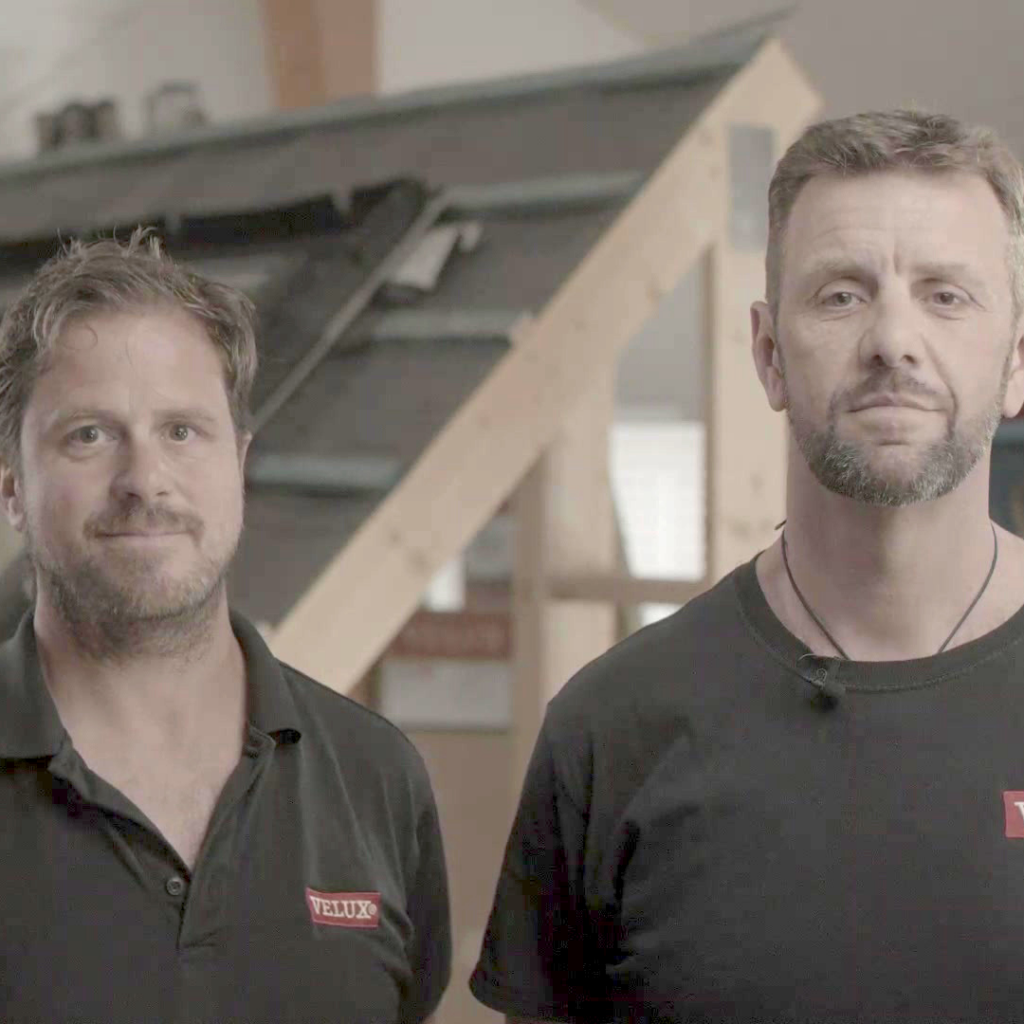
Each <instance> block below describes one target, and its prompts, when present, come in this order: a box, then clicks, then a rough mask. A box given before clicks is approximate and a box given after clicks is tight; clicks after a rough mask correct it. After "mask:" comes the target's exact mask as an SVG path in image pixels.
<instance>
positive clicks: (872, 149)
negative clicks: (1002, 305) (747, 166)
mask: <svg viewBox="0 0 1024 1024" xmlns="http://www.w3.org/2000/svg"><path fill="white" fill-rule="evenodd" d="M894 170H914V171H921V172H924V173H938V172H942V171H967V172H969V173H971V174H976V175H979V176H980V177H982V178H984V179H985V180H986V181H987V182H988V183H989V185H990V186H991V188H992V191H993V192H994V193H995V196H996V199H997V200H998V201H999V205H1000V206H1001V207H1002V209H1003V213H1004V214H1005V216H1006V222H1007V226H1008V227H1009V230H1010V251H1009V253H1008V263H1009V270H1010V285H1011V290H1012V294H1013V303H1014V312H1015V314H1019V313H1020V312H1021V310H1022V309H1024V171H1022V169H1021V165H1020V163H1019V162H1018V160H1017V159H1016V157H1015V156H1014V155H1013V153H1012V152H1011V151H1010V150H1009V148H1008V147H1007V146H1006V144H1005V143H1004V142H1003V141H1002V140H1001V139H1000V138H999V136H998V135H996V133H995V132H994V131H993V130H992V129H991V128H984V127H977V126H974V127H972V126H970V125H966V124H964V123H962V122H961V121H958V120H956V119H955V118H953V117H948V116H946V115H944V114H928V113H924V112H922V111H918V110H889V111H871V112H868V113H863V114H854V115H852V116H851V117H843V118H837V119H836V120H832V121H822V122H820V123H819V124H815V125H812V126H811V127H810V128H808V129H807V130H806V131H805V132H804V133H803V134H802V135H801V136H800V138H798V139H797V140H796V142H794V143H793V144H792V145H791V146H790V147H789V149H788V150H787V151H786V153H785V155H784V156H783V157H782V159H781V160H780V161H779V163H778V166H777V167H776V169H775V174H774V176H773V177H772V181H771V185H770V186H769V189H768V252H767V257H766V260H765V276H766V279H767V282H766V295H767V299H768V305H769V306H770V307H771V310H772V314H773V316H774V317H775V318H777V317H778V311H779V297H780V290H781V281H782V257H783V247H784V243H785V235H786V225H787V224H788V222H789V216H790V214H791V213H792V210H793V205H794V204H795V203H796V200H797V197H798V196H799V195H800V191H801V190H802V189H803V187H804V185H806V184H807V182H808V181H810V180H811V178H814V177H818V176H819V175H823V174H833V175H840V176H843V177H853V176H859V175H865V174H871V173H873V172H878V171H894Z"/></svg>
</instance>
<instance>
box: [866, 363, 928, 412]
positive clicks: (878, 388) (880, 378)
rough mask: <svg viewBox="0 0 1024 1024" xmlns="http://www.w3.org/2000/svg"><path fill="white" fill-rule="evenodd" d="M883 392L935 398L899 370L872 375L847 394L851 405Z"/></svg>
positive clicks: (916, 381) (918, 382)
mask: <svg viewBox="0 0 1024 1024" xmlns="http://www.w3.org/2000/svg"><path fill="white" fill-rule="evenodd" d="M880 392H885V393H888V394H893V395H909V396H913V397H917V398H928V399H933V398H935V397H936V396H935V394H934V392H932V390H931V389H930V388H928V387H926V386H925V385H924V384H922V383H921V382H920V381H919V380H916V379H915V378H913V377H910V376H908V375H907V374H905V373H901V372H900V371H899V370H882V371H881V372H880V373H873V374H872V375H871V376H870V377H868V379H867V380H866V381H864V382H863V383H862V384H860V385H858V386H857V387H856V388H854V389H853V390H852V391H850V392H849V393H848V398H849V401H850V403H851V404H856V403H857V402H860V401H863V400H864V399H865V398H867V397H868V396H870V395H875V394H878V393H880Z"/></svg>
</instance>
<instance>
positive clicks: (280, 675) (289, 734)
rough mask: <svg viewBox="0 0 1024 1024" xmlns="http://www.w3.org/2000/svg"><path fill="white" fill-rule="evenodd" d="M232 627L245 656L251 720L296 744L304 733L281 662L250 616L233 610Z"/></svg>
mask: <svg viewBox="0 0 1024 1024" xmlns="http://www.w3.org/2000/svg"><path fill="white" fill-rule="evenodd" d="M231 628H232V629H233V630H234V632H235V636H236V637H237V638H238V643H239V645H240V646H241V648H242V653H243V654H244V655H245V666H246V677H247V681H248V692H249V722H250V723H251V724H252V725H254V726H255V727H256V728H257V729H259V730H260V731H261V732H265V733H267V735H269V736H272V737H273V738H274V739H275V740H276V741H277V742H278V743H295V742H296V741H297V740H299V739H300V737H301V736H302V732H301V730H300V728H299V712H298V708H296V706H295V699H294V697H293V696H292V690H291V687H290V686H289V685H288V680H287V679H286V678H285V675H284V671H283V670H282V668H281V663H280V662H279V661H278V660H277V658H275V657H274V655H273V654H272V653H271V651H270V648H269V647H268V646H267V643H266V641H265V640H264V639H263V637H262V636H260V633H259V630H258V629H257V628H256V627H255V626H254V625H253V624H252V623H251V622H249V620H248V619H246V618H243V616H241V615H238V614H237V613H236V612H232V613H231Z"/></svg>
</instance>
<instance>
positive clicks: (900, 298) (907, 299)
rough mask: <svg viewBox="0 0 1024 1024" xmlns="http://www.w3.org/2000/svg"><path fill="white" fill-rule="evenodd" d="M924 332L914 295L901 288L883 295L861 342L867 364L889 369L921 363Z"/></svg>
mask: <svg viewBox="0 0 1024 1024" xmlns="http://www.w3.org/2000/svg"><path fill="white" fill-rule="evenodd" d="M922 329H923V323H922V314H921V310H920V309H918V307H917V304H916V303H915V302H914V299H913V296H911V295H909V294H905V293H904V292H903V291H902V290H901V289H899V288H892V289H888V290H885V291H883V292H880V293H879V295H878V296H877V297H876V299H875V301H874V303H873V309H872V316H871V319H870V320H869V322H868V325H867V329H866V330H865V332H864V335H863V337H862V339H861V348H862V356H863V360H864V362H866V363H873V362H875V363H878V362H880V363H884V364H885V365H886V366H899V365H900V364H901V363H903V362H906V361H910V362H914V363H916V362H918V361H919V360H920V356H921V350H922V345H923V330H922Z"/></svg>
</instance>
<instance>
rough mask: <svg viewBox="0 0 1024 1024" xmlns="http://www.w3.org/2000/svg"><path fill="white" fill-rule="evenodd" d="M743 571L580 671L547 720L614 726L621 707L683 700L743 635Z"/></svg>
mask: <svg viewBox="0 0 1024 1024" xmlns="http://www.w3.org/2000/svg"><path fill="white" fill-rule="evenodd" d="M742 569H743V567H741V568H740V569H736V570H734V571H733V572H731V573H729V574H728V575H726V576H724V577H723V578H722V579H721V580H719V581H718V582H717V583H716V584H715V585H714V586H713V587H711V588H710V589H709V590H707V591H705V592H704V593H702V594H699V595H698V596H697V597H695V598H693V599H692V600H691V601H689V602H688V603H687V604H685V605H684V606H683V607H682V608H680V609H679V610H678V611H675V612H673V613H672V614H670V615H668V616H666V617H665V618H663V619H660V620H658V621H657V622H654V623H652V624H651V625H649V626H645V627H643V628H642V629H639V630H637V631H636V632H635V633H633V634H631V635H630V636H628V637H626V638H625V639H624V640H622V641H620V642H619V643H617V644H616V645H615V646H614V647H612V648H610V649H609V650H608V651H606V652H605V653H604V654H602V655H600V656H599V657H598V658H595V659H594V660H593V661H591V662H590V663H589V664H587V665H585V666H584V667H583V668H582V669H580V671H579V672H577V673H576V674H575V675H574V676H573V677H572V678H571V679H570V680H569V681H568V682H567V683H566V684H565V686H564V687H562V689H561V690H560V691H559V693H558V694H557V696H556V697H555V698H554V699H553V700H552V701H551V705H550V717H551V718H553V719H555V720H556V721H557V720H559V719H568V720H575V721H577V722H578V721H579V719H580V717H591V716H598V717H607V718H609V720H611V721H614V720H615V718H616V716H617V715H618V714H620V713H621V712H622V711H623V710H625V708H626V707H629V708H636V707H637V706H641V707H647V708H649V709H650V710H651V711H652V712H655V710H656V709H657V708H658V707H659V706H660V704H661V702H662V701H664V700H667V701H670V702H677V701H678V700H680V699H685V696H686V693H687V690H688V689H689V688H691V687H692V686H693V685H699V683H700V680H701V678H702V677H703V676H704V675H705V674H706V672H705V670H706V668H707V666H708V665H709V664H710V663H712V662H713V661H715V660H716V659H718V658H719V657H720V656H721V655H722V654H723V653H724V652H726V651H728V650H729V649H734V648H735V644H736V642H737V638H739V637H742V636H745V635H746V627H745V625H744V622H743V617H742V615H741V614H740V611H739V604H738V601H737V597H736V587H735V581H736V576H737V574H738V573H739V572H741V571H742Z"/></svg>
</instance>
